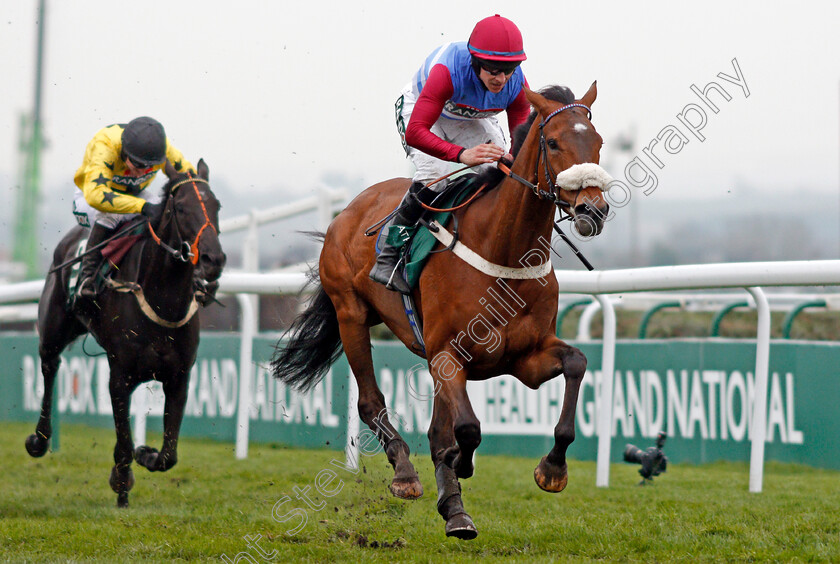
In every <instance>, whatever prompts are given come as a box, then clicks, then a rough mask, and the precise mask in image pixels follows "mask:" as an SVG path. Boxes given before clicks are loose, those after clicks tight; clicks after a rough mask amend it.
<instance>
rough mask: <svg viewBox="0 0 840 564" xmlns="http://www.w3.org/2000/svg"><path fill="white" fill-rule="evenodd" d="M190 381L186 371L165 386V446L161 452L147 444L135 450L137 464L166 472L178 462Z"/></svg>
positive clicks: (151, 469) (150, 469)
mask: <svg viewBox="0 0 840 564" xmlns="http://www.w3.org/2000/svg"><path fill="white" fill-rule="evenodd" d="M188 383H189V373H186V374H182V375H181V376H180V377H178V378H175V379H174V380H173V381H170V382H168V383H165V384H164V386H163V392H164V395H165V396H166V400H165V402H164V404H163V446H162V447H161V450H160V452H158V450H157V449H154V448H152V447H149V446H145V445H142V446H139V447H137V449H135V451H134V460H136V461H137V464H139V465H140V466H143V467H144V468H147V469H148V470H149V471H150V472H166V471H167V470H169V469H170V468H172V467H173V466H175V464H177V463H178V436H179V435H180V433H181V422H182V421H183V419H184V408H185V406H186V404H187V389H188Z"/></svg>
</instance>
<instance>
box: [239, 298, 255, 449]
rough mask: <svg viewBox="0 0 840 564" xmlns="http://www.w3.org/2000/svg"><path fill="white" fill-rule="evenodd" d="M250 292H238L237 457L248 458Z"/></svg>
mask: <svg viewBox="0 0 840 564" xmlns="http://www.w3.org/2000/svg"><path fill="white" fill-rule="evenodd" d="M251 297H252V296H249V295H248V294H236V299H237V300H238V301H239V307H240V308H242V315H241V316H240V321H239V327H240V331H241V342H240V345H239V408H238V410H237V415H236V458H237V459H239V460H242V459H244V458H248V433H249V431H250V425H251V403H252V402H251V396H252V394H251V380H252V375H253V373H254V371H253V364H254V359H253V350H254V334H255V333H256V331H255V328H254V310H253V307H252V305H251Z"/></svg>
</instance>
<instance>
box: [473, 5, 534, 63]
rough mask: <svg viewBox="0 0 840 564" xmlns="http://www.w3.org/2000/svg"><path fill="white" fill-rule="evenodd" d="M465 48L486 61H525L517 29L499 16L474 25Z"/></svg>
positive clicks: (520, 36)
mask: <svg viewBox="0 0 840 564" xmlns="http://www.w3.org/2000/svg"><path fill="white" fill-rule="evenodd" d="M467 47H468V48H469V50H470V53H472V54H473V55H474V56H476V57H478V58H480V59H485V60H488V61H509V62H516V61H524V60H525V59H527V57H526V56H525V49H524V48H523V47H522V34H521V33H520V32H519V28H518V27H516V24H514V23H513V22H512V21H510V20H509V19H507V18H503V17H502V16H500V15H499V14H496V15H495V16H490V17H489V18H484V19H483V20H481V21H480V22H478V23H477V24H475V28H473V31H472V33H471V34H470V40H469V42H468V43H467Z"/></svg>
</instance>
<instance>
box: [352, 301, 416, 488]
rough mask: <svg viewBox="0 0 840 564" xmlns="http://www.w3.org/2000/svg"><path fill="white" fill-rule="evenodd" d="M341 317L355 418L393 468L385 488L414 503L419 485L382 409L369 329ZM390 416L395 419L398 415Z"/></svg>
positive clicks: (405, 447)
mask: <svg viewBox="0 0 840 564" xmlns="http://www.w3.org/2000/svg"><path fill="white" fill-rule="evenodd" d="M339 311H340V310H339ZM342 317H343V316H342V315H341V314H339V317H338V318H339V330H340V333H341V342H342V344H343V346H344V354H345V355H346V356H347V361H348V362H349V364H350V368H351V369H352V370H353V375H354V376H355V378H356V383H357V384H358V386H359V417H360V418H361V419H362V421H364V422H365V423H366V424H367V425H368V427H370V429H371V430H372V431H373V432H374V434H375V435H376V437H377V438H378V439H379V443H380V444H381V445H382V448H383V449H384V450H385V455H386V456H387V457H388V462H390V463H391V466H393V468H394V479H393V480H392V481H391V485H390V486H389V488H390V490H391V493H392V494H394V495H395V496H396V497H399V498H403V499H417V498H419V497H420V496H422V495H423V485H422V484H421V483H420V477H419V476H418V475H417V470H415V469H414V465H413V464H412V463H411V460H410V459H409V455H410V451H409V448H408V443H406V442H405V441H404V440H403V438H402V437H401V436H400V434H399V433H398V432H397V430H396V429H395V428H394V426H393V425H392V424H391V420H390V417H389V412H388V409H387V407H386V406H385V396H383V395H382V391H381V390H380V389H379V385H378V384H377V383H376V376H375V373H374V369H373V358H372V357H371V354H370V333H369V329H368V328H367V327H366V326H364V325H361V324H358V323H355V322H354V321H348V320H344V319H342ZM391 415H396V416H397V417H399V415H398V414H391Z"/></svg>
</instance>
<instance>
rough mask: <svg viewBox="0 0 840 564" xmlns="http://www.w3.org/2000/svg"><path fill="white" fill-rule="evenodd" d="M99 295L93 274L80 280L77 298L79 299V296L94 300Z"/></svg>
mask: <svg viewBox="0 0 840 564" xmlns="http://www.w3.org/2000/svg"><path fill="white" fill-rule="evenodd" d="M98 295H99V293H98V292H97V291H96V284H95V283H94V281H93V276H88V277H86V278H83V279H82V280H81V281H80V282H79V286H78V287H77V288H76V295H75V298H76V299H77V300H78V299H79V298H81V299H86V300H93V299H96V297H97V296H98Z"/></svg>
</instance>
